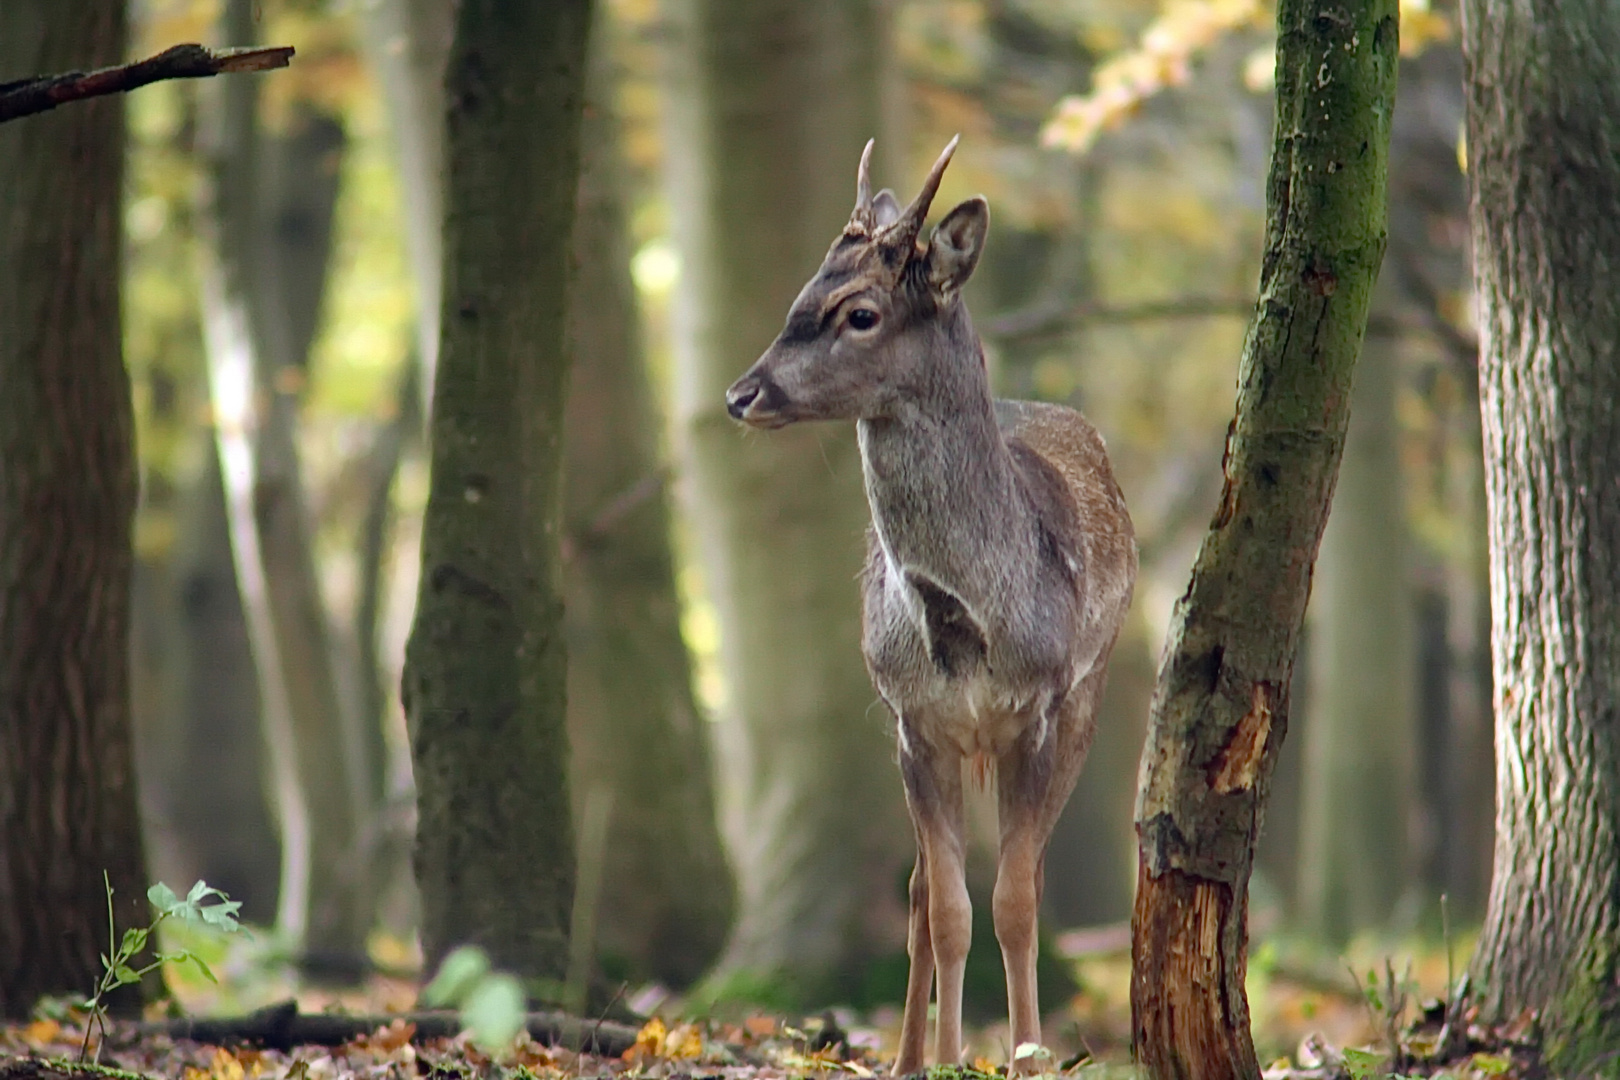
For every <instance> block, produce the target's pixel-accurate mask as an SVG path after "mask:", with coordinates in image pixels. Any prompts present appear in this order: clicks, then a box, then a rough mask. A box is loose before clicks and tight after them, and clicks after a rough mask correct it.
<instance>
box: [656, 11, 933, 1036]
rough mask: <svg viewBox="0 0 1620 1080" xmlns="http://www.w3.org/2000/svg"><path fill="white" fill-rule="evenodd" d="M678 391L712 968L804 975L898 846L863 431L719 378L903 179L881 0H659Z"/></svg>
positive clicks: (763, 975) (895, 870)
mask: <svg viewBox="0 0 1620 1080" xmlns="http://www.w3.org/2000/svg"><path fill="white" fill-rule="evenodd" d="M668 11H669V19H670V32H671V35H672V47H671V50H670V57H671V60H670V63H671V69H672V78H671V80H670V82H669V84H668V91H667V92H668V97H667V99H666V100H667V101H668V103H669V110H670V124H669V129H668V139H667V143H666V145H667V146H668V150H669V171H670V177H671V184H672V187H671V205H672V211H673V212H672V218H673V223H674V227H675V236H676V240H677V242H678V244H679V247H680V252H681V260H682V264H681V265H682V269H681V279H680V283H679V292H678V294H677V297H676V310H675V319H676V326H675V387H674V408H675V428H676V439H677V449H678V453H679V455H680V460H681V468H682V485H683V489H684V495H683V497H684V498H685V501H686V506H685V516H686V520H687V522H688V523H689V526H690V530H691V538H692V543H693V546H694V549H695V553H696V555H697V556H698V558H699V560H700V564H701V567H702V571H703V584H704V588H705V590H706V593H707V596H708V599H709V600H710V601H711V602H712V603H713V605H714V610H715V613H716V615H717V616H718V622H719V629H720V659H721V667H722V670H723V673H724V677H725V701H724V703H723V704H722V705H721V706H720V708H719V716H718V717H717V723H716V725H715V728H714V733H715V738H716V754H717V759H718V765H719V776H720V781H719V784H720V789H719V796H720V805H721V824H722V829H723V832H724V835H725V838H726V841H727V844H728V846H729V850H730V855H731V859H732V863H733V865H734V866H735V868H736V872H737V889H738V897H737V904H738V911H737V919H736V923H735V925H734V927H733V930H732V934H731V938H730V940H729V942H728V944H727V947H726V951H725V953H724V954H723V957H722V959H721V962H720V966H719V969H718V978H717V979H716V981H715V982H714V983H713V984H711V987H712V990H713V991H714V992H716V993H720V994H734V995H740V996H752V997H761V996H763V997H766V998H768V999H772V1000H775V1001H776V1002H777V1003H779V1004H788V1003H789V1002H791V1001H793V999H795V998H797V999H801V1000H802V999H806V998H814V997H818V996H820V995H822V994H824V993H826V992H828V991H829V990H830V989H831V986H832V984H833V983H834V982H836V981H837V979H838V978H839V977H840V976H846V975H848V974H850V973H851V972H852V971H853V970H854V969H855V968H856V967H858V965H859V964H860V962H861V961H862V960H863V959H864V958H865V957H867V956H869V955H870V952H871V950H872V948H873V944H874V937H881V936H882V935H883V934H884V933H885V932H886V933H887V934H888V935H889V936H890V937H891V939H892V940H891V941H890V942H885V944H886V945H890V946H891V947H892V943H893V942H897V941H899V940H903V933H904V931H903V927H904V921H903V919H904V907H903V899H902V898H903V895H904V894H903V891H902V875H903V871H902V866H903V864H905V863H906V862H908V861H909V858H910V855H911V848H912V838H911V830H910V828H909V826H908V825H907V823H906V816H905V812H904V809H903V804H902V797H901V789H900V782H899V777H898V775H897V774H896V771H895V766H894V753H895V752H894V743H893V736H892V735H891V734H890V733H889V731H888V730H887V723H886V718H885V717H884V716H883V710H882V709H881V707H880V706H877V705H876V697H875V695H874V694H873V691H872V687H871V684H870V682H869V681H868V679H867V675H866V671H865V669H864V666H863V664H862V661H861V654H860V604H859V596H858V592H859V590H858V589H857V587H856V582H855V578H856V575H857V573H858V572H859V570H860V567H861V562H862V557H863V541H862V537H863V534H864V531H865V528H866V523H867V509H866V500H865V495H864V492H863V489H862V484H861V464H860V459H859V455H858V453H857V451H856V446H855V438H854V432H853V431H852V430H849V429H848V428H845V429H843V430H839V429H837V428H833V427H827V426H821V425H807V426H804V427H800V428H793V429H790V430H786V431H781V432H778V433H775V434H773V435H772V436H771V437H770V438H768V439H757V438H755V439H750V438H746V437H745V436H744V435H743V434H742V433H740V432H739V431H738V430H737V428H736V426H735V425H734V424H733V423H732V421H731V420H730V419H729V418H728V417H727V416H726V410H725V390H726V387H727V386H728V385H729V384H730V383H731V381H732V380H733V379H735V378H736V377H737V375H738V374H739V373H741V372H742V371H744V370H746V369H747V367H748V365H749V364H751V363H753V361H754V360H755V359H756V358H757V357H758V356H759V354H760V352H761V351H762V350H763V349H764V348H765V346H766V345H768V344H770V342H771V339H772V338H773V337H775V335H776V333H777V331H778V330H779V329H780V328H781V324H782V318H783V313H784V312H785V311H787V308H788V305H789V304H790V303H791V301H792V300H793V297H794V296H795V295H796V294H797V293H798V290H799V288H800V287H801V286H802V285H803V284H804V282H805V280H806V279H808V277H809V276H810V274H812V273H813V272H814V271H815V268H816V266H817V265H818V263H819V262H820V260H821V258H822V255H823V254H824V253H825V252H826V249H827V245H828V243H830V242H831V240H832V239H833V238H834V237H835V236H837V235H838V230H839V229H840V228H841V227H842V226H843V224H844V222H845V221H846V220H848V217H849V211H850V207H851V206H852V205H853V199H854V194H853V193H854V179H853V178H854V168H855V163H856V162H857V161H858V159H859V157H860V153H861V147H862V145H863V144H864V143H865V142H866V140H867V139H868V138H869V137H872V136H877V138H878V144H877V146H878V150H877V153H878V156H879V158H880V160H879V161H878V162H877V163H875V165H874V175H875V176H876V177H877V178H878V180H879V182H880V183H886V184H890V185H892V186H894V187H896V188H901V189H904V188H905V186H906V183H907V181H908V180H910V179H911V178H910V177H909V176H908V175H907V174H906V172H904V171H903V170H901V169H900V168H899V167H898V166H899V164H900V163H901V162H902V161H903V160H904V155H903V154H901V153H900V152H899V150H900V148H899V147H896V146H895V145H894V144H893V142H891V141H889V140H886V139H885V138H884V137H883V135H884V132H883V131H882V126H883V125H882V114H883V109H882V101H881V100H880V99H881V97H882V95H881V92H880V91H881V65H882V60H883V54H884V41H885V29H884V21H883V17H882V11H881V8H880V5H879V4H877V3H875V2H873V0H826V2H823V3H817V4H805V3H801V2H799V0H671V3H670V5H669V8H668Z"/></svg>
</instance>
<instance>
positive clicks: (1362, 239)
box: [1131, 0, 1398, 1078]
mask: <svg viewBox="0 0 1620 1080" xmlns="http://www.w3.org/2000/svg"><path fill="white" fill-rule="evenodd" d="M1277 26H1278V36H1277V64H1276V73H1277V122H1276V129H1275V142H1274V149H1273V153H1272V163H1271V175H1270V179H1269V184H1268V226H1267V234H1266V248H1265V257H1264V260H1263V263H1262V268H1261V280H1260V300H1259V303H1258V306H1257V310H1256V313H1255V318H1254V322H1253V324H1252V326H1251V328H1250V331H1249V337H1248V341H1247V342H1246V343H1245V347H1244V355H1243V360H1242V364H1241V366H1240V368H1239V372H1238V401H1237V415H1236V417H1235V418H1234V420H1233V422H1232V427H1231V428H1230V430H1229V433H1228V436H1227V445H1226V454H1225V459H1224V461H1223V463H1222V472H1223V474H1224V477H1225V483H1224V486H1223V488H1222V492H1221V499H1220V504H1219V507H1218V509H1217V510H1216V513H1215V518H1214V521H1213V522H1212V523H1211V525H1210V530H1209V532H1208V533H1207V534H1206V536H1205V538H1204V542H1203V545H1202V547H1201V548H1200V550H1199V552H1198V557H1197V560H1196V562H1195V563H1194V565H1193V574H1192V583H1191V584H1190V585H1189V586H1188V589H1187V592H1186V593H1185V594H1184V595H1183V596H1182V598H1181V599H1180V600H1179V601H1178V602H1177V604H1176V608H1175V612H1174V615H1173V616H1172V620H1171V629H1170V636H1169V640H1168V641H1167V643H1166V645H1165V652H1164V661H1163V664H1162V666H1161V668H1160V670H1159V680H1158V690H1157V692H1156V694H1155V696H1154V707H1153V713H1152V716H1151V719H1150V721H1149V730H1148V741H1147V746H1146V747H1145V749H1144V750H1143V760H1142V768H1141V785H1140V788H1139V790H1138V792H1137V803H1136V831H1137V842H1138V856H1139V863H1138V876H1137V892H1136V906H1135V911H1134V914H1133V917H1132V979H1131V1013H1132V1026H1133V1027H1132V1042H1133V1044H1134V1046H1135V1050H1136V1054H1137V1056H1138V1058H1139V1059H1140V1060H1141V1061H1142V1063H1143V1064H1144V1065H1146V1066H1147V1068H1148V1070H1149V1071H1150V1072H1151V1074H1152V1075H1153V1076H1155V1077H1180V1076H1199V1077H1206V1078H1221V1077H1245V1078H1257V1077H1258V1076H1259V1072H1260V1070H1259V1065H1258V1063H1257V1062H1256V1060H1255V1055H1254V1044H1253V1039H1252V1037H1251V1035H1250V1032H1249V1009H1248V1000H1247V997H1246V995H1245V991H1244V975H1245V970H1246V965H1247V958H1246V949H1247V944H1248V929H1247V925H1246V922H1247V916H1248V883H1249V872H1250V869H1251V867H1252V865H1253V861H1254V845H1255V838H1256V836H1257V834H1258V832H1259V828H1260V821H1261V814H1262V810H1263V808H1264V805H1265V796H1266V792H1267V788H1268V784H1269V781H1270V776H1271V770H1272V768H1273V766H1274V765H1275V763H1276V760H1277V752H1278V750H1279V749H1280V748H1281V745H1282V740H1283V736H1284V734H1285V733H1286V731H1287V722H1288V689H1289V677H1290V674H1291V672H1292V668H1293V663H1294V654H1295V650H1296V646H1297V642H1298V637H1299V632H1300V627H1301V624H1302V623H1303V621H1304V615H1305V604H1306V600H1307V598H1308V597H1309V593H1310V582H1311V568H1312V564H1313V563H1314V561H1315V558H1316V551H1317V547H1318V545H1319V543H1320V541H1321V536H1322V529H1323V526H1324V524H1325V523H1326V519H1327V510H1328V503H1329V502H1330V500H1331V499H1332V494H1333V484H1334V478H1335V475H1336V473H1337V470H1338V464H1339V457H1340V453H1341V451H1342V449H1343V446H1344V437H1345V429H1346V426H1347V421H1348V412H1349V399H1350V387H1351V375H1352V372H1353V370H1354V366H1355V359H1356V352H1357V350H1358V349H1359V347H1360V345H1361V338H1362V335H1363V332H1364V330H1365V328H1366V321H1367V308H1368V303H1369V300H1370V298H1371V295H1372V286H1373V282H1374V280H1375V279H1376V277H1377V273H1378V265H1379V260H1380V259H1381V257H1382V256H1383V251H1384V242H1385V234H1384V222H1385V211H1384V196H1385V184H1386V173H1385V166H1386V162H1387V155H1388V149H1389V120H1390V114H1391V111H1392V109H1393V105H1394V93H1395V63H1396V50H1397V42H1396V38H1397V34H1398V27H1397V19H1396V5H1395V3H1394V2H1393V0H1364V2H1360V3H1343V2H1341V0H1333V2H1328V0H1284V2H1283V3H1281V4H1280V5H1279V7H1278V11H1277Z"/></svg>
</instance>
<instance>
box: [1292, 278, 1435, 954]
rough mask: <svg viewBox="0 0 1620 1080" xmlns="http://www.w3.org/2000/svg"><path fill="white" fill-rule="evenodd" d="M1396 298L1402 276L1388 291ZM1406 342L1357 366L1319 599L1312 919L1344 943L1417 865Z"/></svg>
mask: <svg viewBox="0 0 1620 1080" xmlns="http://www.w3.org/2000/svg"><path fill="white" fill-rule="evenodd" d="M1378 291H1379V292H1380V293H1382V294H1383V298H1384V307H1385V308H1386V309H1387V308H1389V307H1393V306H1394V305H1393V304H1392V303H1390V301H1391V300H1392V295H1391V286H1390V284H1389V282H1388V281H1386V282H1385V283H1384V287H1383V288H1381V289H1379V290H1378ZM1399 380H1400V347H1399V342H1398V341H1397V340H1395V339H1393V338H1389V337H1382V338H1376V339H1373V340H1371V341H1368V342H1367V343H1366V345H1365V347H1364V348H1363V349H1362V351H1361V362H1360V363H1359V364H1357V365H1356V373H1355V389H1354V390H1353V391H1352V393H1351V399H1350V406H1351V408H1350V426H1349V431H1348V434H1347V437H1346V441H1345V449H1344V460H1343V462H1342V463H1341V465H1340V468H1339V480H1338V486H1337V488H1336V490H1335V492H1334V495H1333V508H1334V514H1333V516H1332V519H1331V520H1330V521H1329V522H1328V525H1327V530H1326V531H1325V532H1324V533H1323V536H1322V552H1321V558H1320V560H1319V561H1318V563H1317V574H1316V587H1315V590H1314V592H1313V595H1312V598H1311V616H1312V619H1313V623H1312V634H1311V646H1312V648H1313V649H1315V650H1316V652H1315V654H1314V655H1313V656H1312V662H1311V673H1312V684H1311V688H1310V691H1309V693H1308V696H1307V698H1306V700H1307V703H1308V708H1309V709H1310V723H1309V725H1308V726H1307V727H1306V730H1305V734H1304V736H1303V749H1304V765H1305V772H1304V776H1303V777H1302V783H1301V786H1300V792H1301V795H1302V796H1303V798H1302V800H1301V801H1302V810H1303V813H1302V815H1301V818H1302V820H1301V822H1300V837H1299V846H1298V849H1297V850H1298V853H1299V884H1298V891H1297V894H1296V895H1297V897H1298V917H1299V921H1300V925H1301V926H1302V927H1303V928H1304V929H1306V930H1308V931H1310V932H1311V933H1313V934H1314V935H1315V936H1317V937H1318V938H1320V939H1322V940H1323V941H1325V942H1328V943H1330V944H1332V945H1342V944H1344V943H1345V942H1347V941H1349V940H1350V938H1351V937H1352V936H1353V935H1354V934H1355V933H1356V932H1357V931H1360V930H1366V929H1370V928H1373V927H1378V926H1382V925H1384V924H1385V923H1386V922H1387V921H1388V919H1389V918H1390V916H1391V915H1392V914H1393V913H1394V911H1395V907H1396V904H1397V902H1398V901H1399V900H1400V899H1401V897H1402V894H1403V893H1404V892H1405V891H1406V890H1407V889H1409V888H1410V887H1411V883H1412V880H1413V877H1414V871H1415V869H1416V866H1415V863H1414V860H1413V858H1412V853H1411V852H1410V851H1409V849H1408V845H1407V834H1408V827H1409V824H1410V817H1411V814H1412V811H1413V807H1412V805H1411V798H1410V792H1411V791H1412V788H1413V784H1414V783H1415V780H1416V777H1415V775H1414V768H1413V766H1414V763H1415V761H1416V758H1417V742H1416V736H1417V731H1416V723H1415V716H1414V707H1415V705H1416V695H1415V693H1414V691H1415V688H1416V682H1415V680H1416V674H1417V672H1416V667H1415V665H1414V664H1413V662H1412V642H1413V632H1412V631H1413V628H1412V625H1411V624H1412V603H1411V589H1410V587H1409V583H1408V581H1407V574H1406V543H1405V532H1406V505H1405V502H1404V500H1403V499H1402V493H1403V486H1402V484H1401V482H1400V476H1401V455H1400V430H1399V427H1398V425H1397V422H1396V416H1395V395H1396V390H1397V387H1398V384H1399Z"/></svg>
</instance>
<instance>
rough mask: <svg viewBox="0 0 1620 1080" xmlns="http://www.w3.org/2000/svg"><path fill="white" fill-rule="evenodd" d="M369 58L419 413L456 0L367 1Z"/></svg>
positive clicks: (435, 344) (428, 371)
mask: <svg viewBox="0 0 1620 1080" xmlns="http://www.w3.org/2000/svg"><path fill="white" fill-rule="evenodd" d="M361 10H362V11H363V12H364V15H365V20H366V22H365V33H364V35H363V44H364V45H365V47H366V58H367V61H368V63H370V65H371V67H372V70H373V71H375V72H376V73H377V76H378V79H379V81H380V82H381V83H382V92H383V97H384V99H385V100H386V102H387V105H388V120H389V127H390V128H391V130H392V133H393V138H394V156H395V159H396V160H397V161H398V163H399V177H400V187H401V192H402V194H403V195H404V201H405V243H406V246H407V248H408V250H409V252H410V260H411V283H412V284H413V285H414V286H415V291H416V359H417V363H418V364H420V365H421V377H420V379H419V380H418V382H417V387H418V389H419V390H420V392H421V394H422V408H421V410H419V412H420V415H421V416H422V417H424V418H425V417H426V416H427V410H428V406H429V405H431V404H432V402H431V400H430V399H431V397H432V394H433V371H434V368H435V367H436V366H437V364H438V355H439V294H440V286H441V281H442V268H443V265H444V251H443V248H444V245H443V237H442V233H441V230H442V227H443V222H444V105H445V102H444V67H445V62H446V60H447V59H448V58H449V55H450V41H451V37H452V35H453V32H454V19H455V8H454V4H453V0H376V2H374V3H368V4H364V5H362V7H361Z"/></svg>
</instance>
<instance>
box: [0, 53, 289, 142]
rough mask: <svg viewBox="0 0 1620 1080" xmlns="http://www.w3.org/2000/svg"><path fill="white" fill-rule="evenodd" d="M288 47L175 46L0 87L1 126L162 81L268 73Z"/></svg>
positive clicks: (284, 60) (285, 58)
mask: <svg viewBox="0 0 1620 1080" xmlns="http://www.w3.org/2000/svg"><path fill="white" fill-rule="evenodd" d="M292 56H293V48H292V46H291V45H274V46H269V47H267V48H251V49H209V48H205V47H203V46H201V45H195V44H188V45H175V46H173V47H171V48H168V49H165V50H163V51H162V52H160V53H158V54H157V55H156V56H153V57H148V58H147V59H145V60H137V61H135V62H134V63H132V64H121V65H119V66H118V67H109V68H101V69H100V70H98V71H69V72H66V73H65V74H61V75H38V76H35V77H33V78H29V79H19V80H17V81H15V82H8V83H0V124H3V123H5V122H6V121H7V120H15V119H17V118H18V117H20V116H31V115H33V114H34V113H42V112H45V111H46V110H48V109H54V108H56V107H57V106H58V105H65V104H66V103H68V102H70V101H83V100H84V99H85V98H93V97H100V96H102V95H103V94H121V93H125V92H127V91H130V90H134V89H136V88H138V87H142V86H146V85H147V84H149V83H155V82H161V81H162V80H164V79H203V78H207V77H209V76H211V75H223V74H225V73H227V72H233V71H268V70H269V69H271V68H284V67H286V66H287V65H288V64H289V63H291V62H292Z"/></svg>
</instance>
